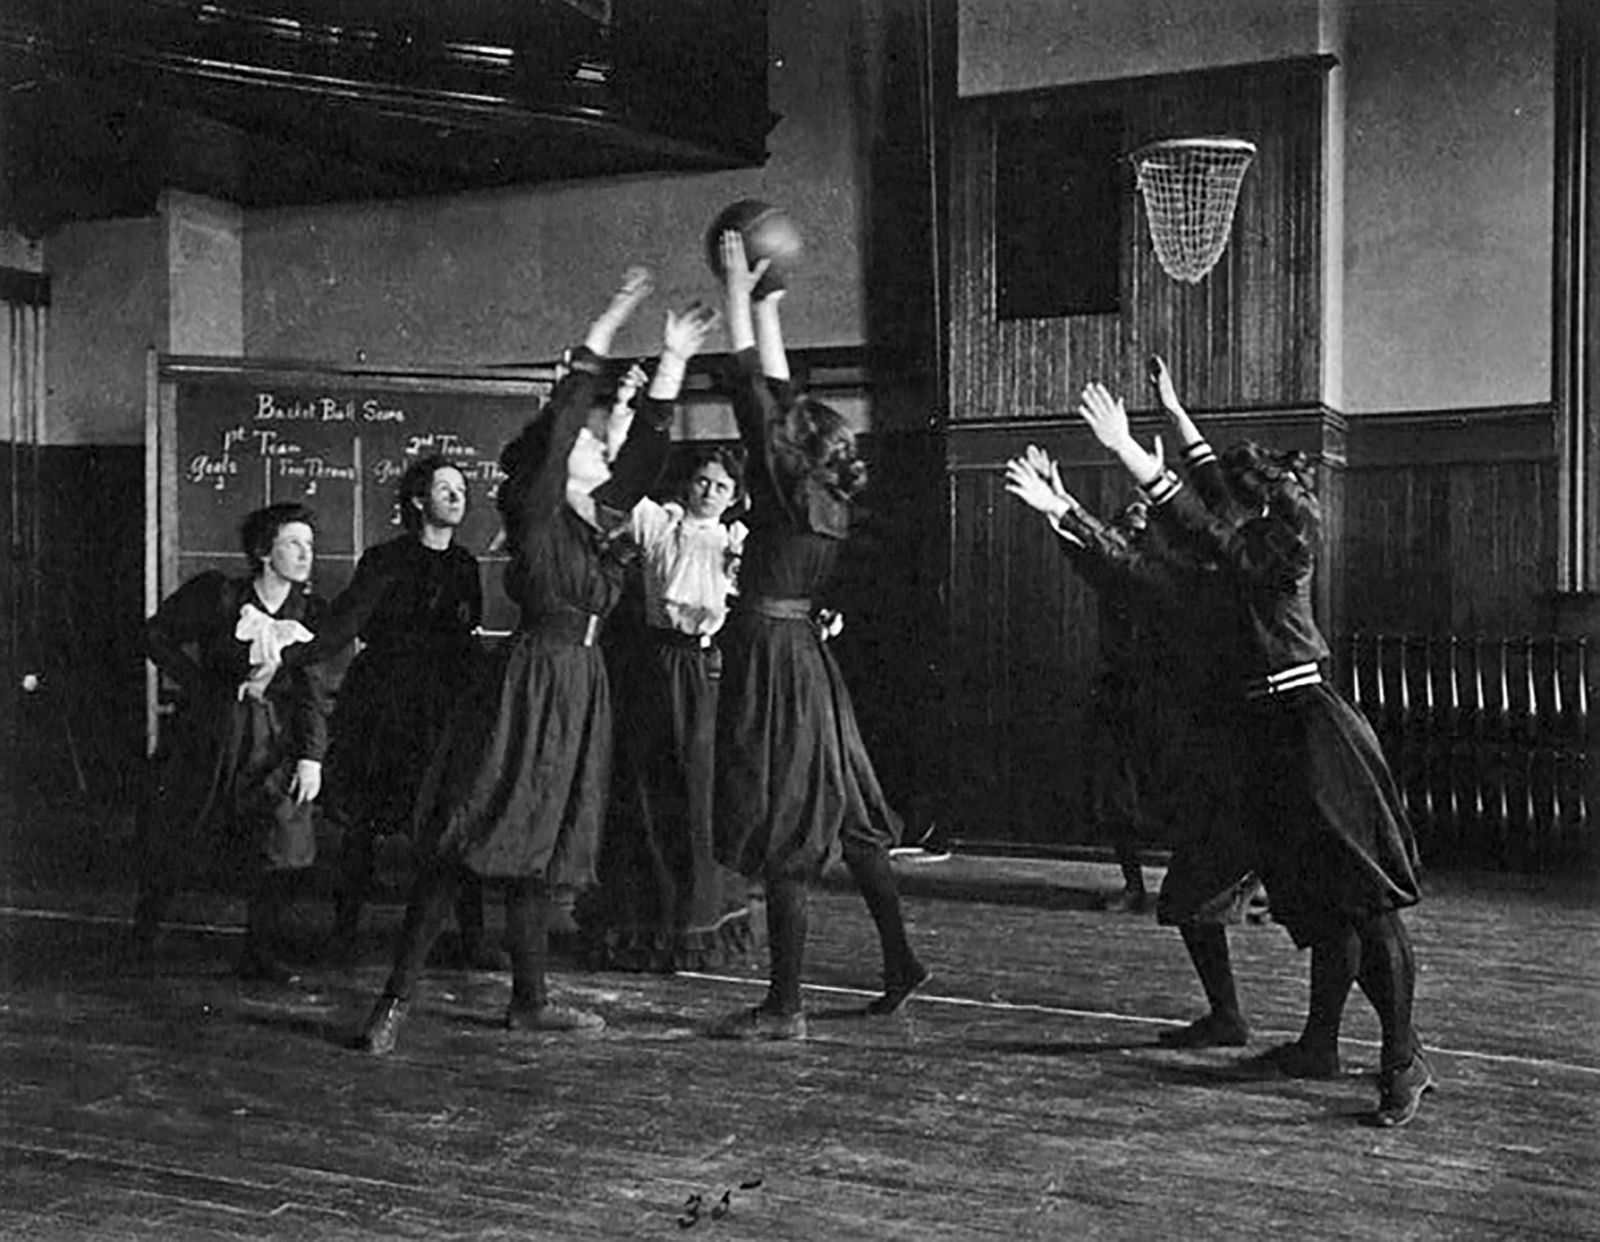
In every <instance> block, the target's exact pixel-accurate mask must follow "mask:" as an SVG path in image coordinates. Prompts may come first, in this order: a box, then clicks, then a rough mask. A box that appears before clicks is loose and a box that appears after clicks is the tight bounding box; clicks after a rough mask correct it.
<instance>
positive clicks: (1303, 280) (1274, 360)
mask: <svg viewBox="0 0 1600 1242" xmlns="http://www.w3.org/2000/svg"><path fill="white" fill-rule="evenodd" d="M1328 63H1329V62H1327V61H1325V60H1322V59H1309V60H1296V61H1285V62H1278V63H1273V64H1267V65H1257V66H1247V67H1240V68H1234V69H1228V70H1218V71H1209V72H1204V73H1191V74H1181V75H1174V76H1171V77H1156V78H1148V79H1138V80H1134V81H1123V82H1114V83H1105V84H1096V85H1092V86H1080V87H1071V88H1060V89H1053V90H1044V91H1029V92H1023V93H1018V94H1010V95H1000V96H989V97H984V98H977V99H972V100H968V101H964V102H963V103H962V105H961V106H960V108H959V109H958V111H957V116H956V118H955V125H954V129H955V138H954V149H953V152H952V180H953V186H952V193H951V232H950V235H951V255H950V264H951V268H950V270H951V282H950V284H951V288H950V338H951V356H950V373H951V399H950V417H951V420H952V421H953V422H956V423H960V422H965V421H969V420H982V419H993V418H1048V417H1051V416H1059V415H1060V414H1062V413H1064V412H1066V411H1067V410H1069V409H1070V408H1071V405H1072V401H1073V397H1074V394H1076V393H1077V392H1078V391H1079V389H1081V388H1082V386H1083V384H1084V383H1085V382H1087V381H1089V380H1091V379H1098V380H1102V381H1104V382H1106V383H1108V384H1112V385H1115V386H1117V387H1120V388H1122V389H1124V390H1127V391H1129V392H1130V393H1132V394H1134V395H1133V398H1132V401H1131V402H1130V403H1131V404H1145V401H1144V397H1143V394H1144V392H1145V388H1146V386H1145V384H1144V380H1143V375H1144V360H1145V358H1146V356H1147V355H1149V354H1151V353H1160V354H1162V355H1163V356H1165V357H1166V359H1167V361H1168V363H1169V365H1170V366H1171V367H1172V371H1173V375H1174V378H1175V379H1176V381H1177V383H1178V386H1179V389H1180V391H1181V392H1183V394H1184V396H1185V399H1186V401H1188V402H1189V404H1190V405H1191V406H1192V407H1193V408H1195V409H1199V410H1206V409H1231V410H1241V409H1277V408H1283V407H1288V406H1299V405H1305V404H1310V403H1314V402H1316V401H1318V400H1320V397H1321V373H1322V353H1321V316H1322V306H1321V298H1322V213H1323V195H1322V184H1323V177H1322V157H1321V144H1322V133H1323V120H1324V114H1325V102H1324V100H1325V92H1326V82H1325V77H1326V69H1327V67H1328ZM1108 110H1114V111H1118V112H1120V113H1121V115H1122V117H1123V122H1124V130H1125V139H1126V141H1125V148H1124V149H1125V150H1128V151H1132V150H1133V149H1135V148H1136V147H1137V146H1139V145H1140V144H1142V143H1143V142H1146V141H1148V140H1150V139H1154V138H1160V137H1180V136H1192V135H1200V134H1228V135H1232V136H1235V137H1242V138H1248V139H1250V140H1251V141H1253V142H1255V143H1256V146H1257V153H1256V159H1255V162H1254V164H1253V165H1252V167H1251V168H1250V170H1249V172H1248V173H1247V174H1246V175H1245V179H1244V183H1243V186H1242V188H1241V192H1240V195H1239V205H1238V209H1237V211H1236V213H1235V217H1234V223H1233V232H1232V238H1231V240H1230V242H1229V245H1228V248H1227V250H1225V251H1224V252H1223V255H1222V258H1221V260H1220V261H1219V262H1218V264H1217V266H1216V268H1215V269H1214V270H1213V271H1212V272H1211V274H1210V275H1209V276H1208V277H1207V278H1206V279H1205V280H1203V281H1201V282H1200V283H1199V284H1198V285H1187V284H1182V283H1180V282H1177V281H1174V280H1172V279H1170V278H1169V277H1168V276H1167V275H1166V274H1165V273H1164V272H1162V271H1161V269H1160V266H1159V264H1158V263H1157V261H1156V257H1155V253H1154V251H1153V249H1152V247H1151V244H1150V237H1149V229H1148V226H1147V224H1146V221H1145V215H1144V209H1143V206H1142V204H1140V203H1138V202H1137V197H1138V196H1137V191H1136V190H1135V188H1134V175H1133V170H1132V167H1131V165H1130V166H1129V167H1128V168H1127V170H1126V174H1127V181H1126V185H1127V188H1126V196H1127V197H1126V202H1125V210H1124V217H1123V218H1124V227H1123V230H1122V241H1121V245H1122V255H1121V265H1120V266H1121V273H1122V276H1121V288H1122V298H1121V303H1122V304H1121V309H1120V311H1119V312H1118V313H1117V314H1106V315H1076V316H1071V317H1067V318H1060V319H1037V320H1010V321H1002V320H998V319H997V318H996V314H995V308H996V271H995V261H994V256H995V245H994V230H995V227H996V226H995V197H994V186H995V158H996V157H995V151H996V133H997V129H998V127H1000V126H1002V125H1004V124H1005V123H1006V122H1007V120H1009V119H1014V118H1022V117H1045V118H1048V117H1050V116H1061V117H1063V118H1066V117H1070V116H1072V115H1074V114H1077V113H1104V112H1106V111H1108ZM1059 210H1060V213H1061V224H1060V226H1061V227H1062V228H1063V229H1070V228H1072V227H1073V220H1072V205H1071V204H1070V203H1066V202H1063V203H1061V204H1060V205H1059Z"/></svg>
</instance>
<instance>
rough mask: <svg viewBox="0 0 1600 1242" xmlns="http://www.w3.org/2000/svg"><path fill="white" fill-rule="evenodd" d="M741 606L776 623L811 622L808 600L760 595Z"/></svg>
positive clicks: (809, 602)
mask: <svg viewBox="0 0 1600 1242" xmlns="http://www.w3.org/2000/svg"><path fill="white" fill-rule="evenodd" d="M742 606H743V607H744V608H745V609H746V610H748V611H750V612H753V613H755V614H757V615H758V616H762V617H771V618H773V619H774V620H776V621H809V620H811V601H810V600H809V599H780V598H778V597H777V596H774V595H762V596H758V597H757V598H755V599H752V600H747V601H744V602H743V604H742Z"/></svg>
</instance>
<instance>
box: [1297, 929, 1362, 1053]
mask: <svg viewBox="0 0 1600 1242" xmlns="http://www.w3.org/2000/svg"><path fill="white" fill-rule="evenodd" d="M1360 965H1361V941H1360V938H1359V937H1357V935H1356V929H1355V928H1354V927H1345V928H1343V929H1341V930H1340V931H1338V932H1335V933H1334V934H1333V935H1331V936H1329V937H1328V938H1327V939H1326V940H1320V941H1318V942H1317V943H1316V944H1314V945H1312V946H1311V999H1310V1003H1309V1005H1308V1007H1307V1009H1306V1026H1305V1030H1304V1031H1303V1032H1301V1035H1300V1043H1301V1044H1302V1045H1303V1046H1304V1047H1305V1048H1306V1049H1307V1050H1309V1051H1312V1052H1318V1053H1337V1052H1338V1050H1339V1024H1340V1022H1341V1021H1342V1020H1343V1018H1344V1002H1345V998H1346V997H1348V996H1349V995H1350V985H1351V984H1353V983H1354V982H1355V980H1356V972H1357V970H1358V969H1359V968H1360Z"/></svg>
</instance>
